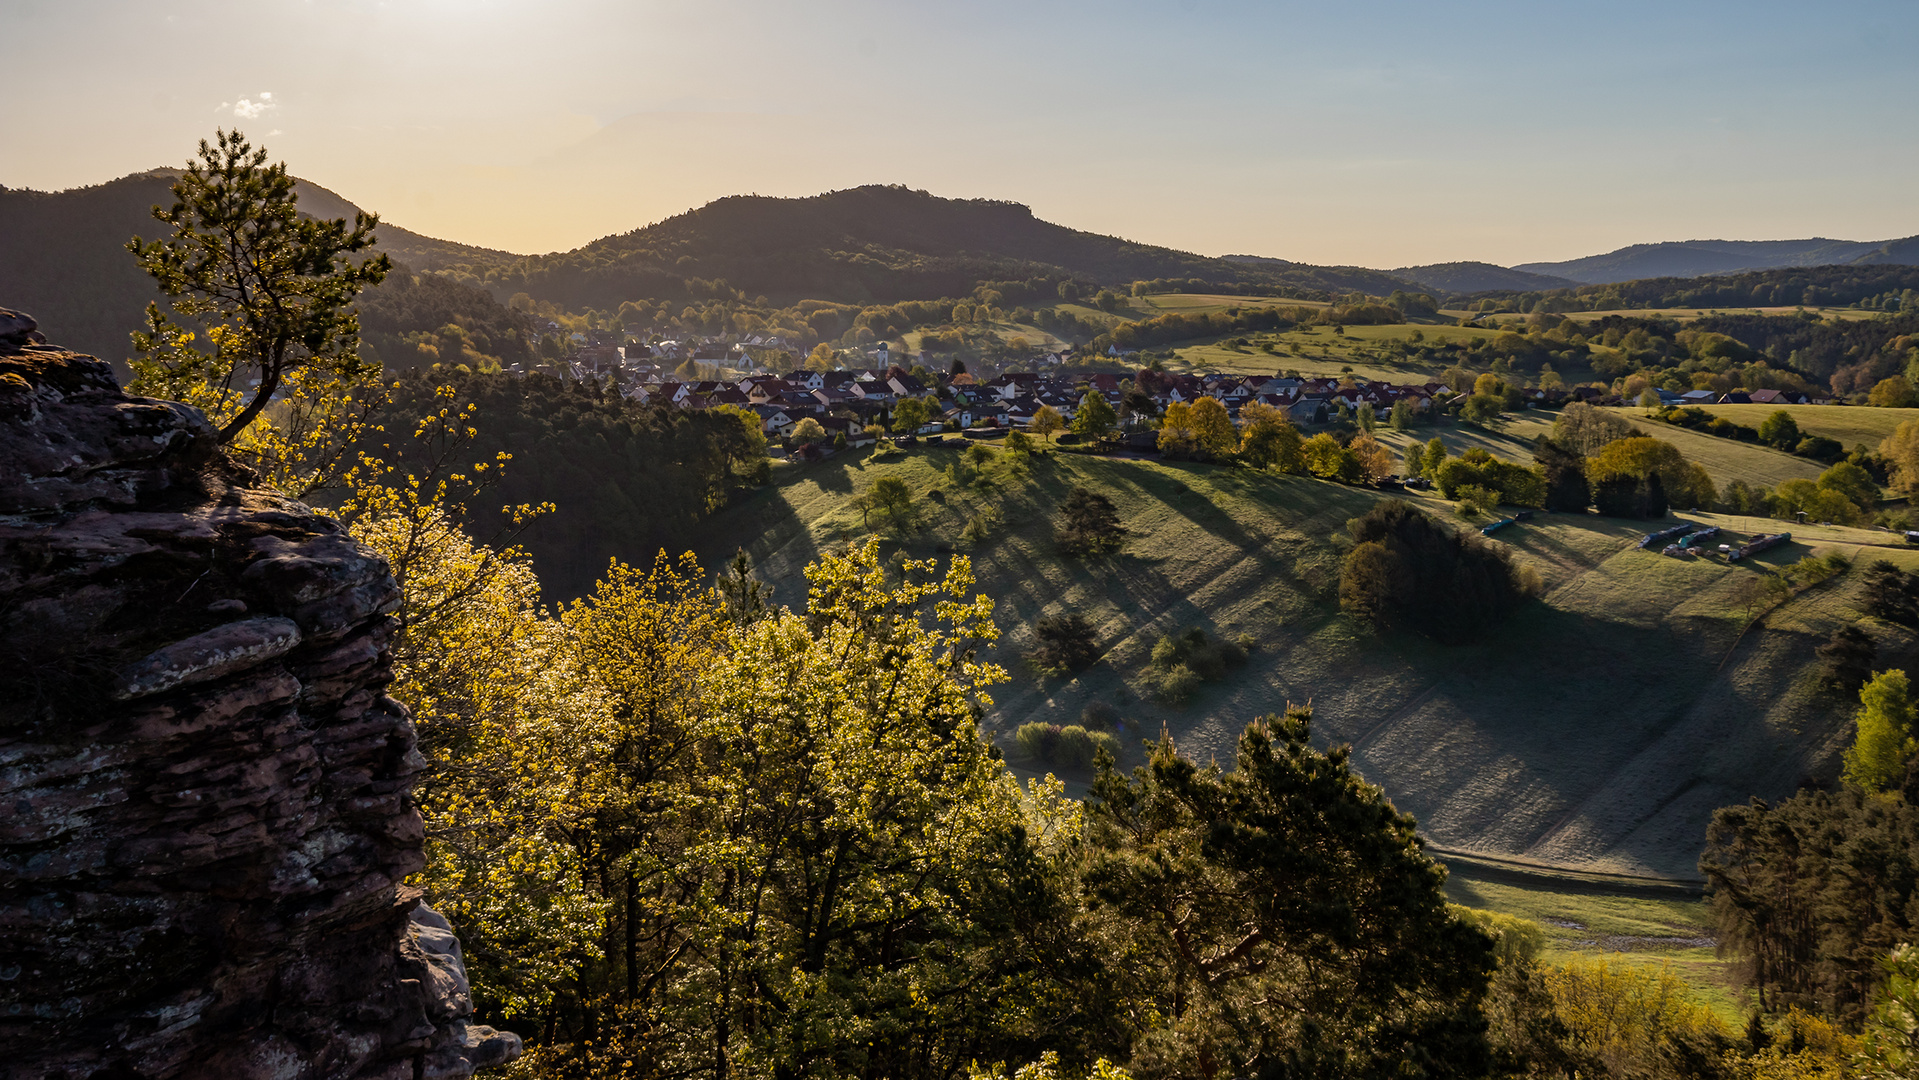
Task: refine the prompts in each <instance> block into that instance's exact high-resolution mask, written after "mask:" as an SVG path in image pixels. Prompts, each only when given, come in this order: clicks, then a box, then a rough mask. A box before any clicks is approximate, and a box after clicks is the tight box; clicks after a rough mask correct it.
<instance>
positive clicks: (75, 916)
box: [0, 311, 519, 1080]
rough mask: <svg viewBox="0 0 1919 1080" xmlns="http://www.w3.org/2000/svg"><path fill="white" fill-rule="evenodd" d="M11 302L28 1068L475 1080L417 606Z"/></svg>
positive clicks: (325, 531)
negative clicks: (403, 647) (432, 887)
mask: <svg viewBox="0 0 1919 1080" xmlns="http://www.w3.org/2000/svg"><path fill="white" fill-rule="evenodd" d="M32 329H33V327H32V323H31V321H30V320H26V319H23V318H21V317H19V316H17V315H15V314H14V313H11V312H4V311H0V1046H4V1047H5V1048H6V1051H5V1053H4V1054H0V1076H8V1077H23V1078H24V1077H36V1078H37V1077H42V1076H51V1077H71V1078H82V1077H98V1078H102V1080H104V1078H105V1077H115V1078H133V1077H187V1076H221V1077H226V1076H231V1077H254V1076H260V1077H268V1076H271V1077H287V1078H296V1077H301V1078H303V1077H392V1078H395V1080H401V1078H411V1077H416V1076H428V1077H456V1076H466V1075H469V1074H470V1073H471V1072H472V1071H473V1070H474V1069H475V1068H482V1067H485V1066H487V1065H491V1064H498V1063H501V1062H503V1061H506V1060H509V1059H510V1058H512V1057H513V1056H515V1055H517V1053H518V1052H519V1041H518V1039H517V1038H516V1037H514V1036H512V1035H510V1034H501V1033H495V1032H494V1031H493V1030H492V1029H491V1028H485V1027H477V1026H474V1025H472V1024H471V1023H470V1019H471V1015H472V1004H471V1000H470V997H469V995H468V992H467V986H466V975H465V971H464V968H463V966H462V964H461V961H460V953H459V942H458V940H457V939H456V938H455V937H454V935H453V932H452V930H451V928H450V927H448V926H447V924H446V921H445V920H444V919H442V918H440V917H439V916H438V915H437V914H436V913H434V912H432V911H431V910H429V909H425V908H422V907H420V906H419V899H418V895H417V893H414V892H412V891H410V890H408V889H407V888H405V887H404V886H403V885H402V880H403V878H404V877H405V876H406V875H407V874H409V873H412V872H414V871H416V870H418V869H419V868H420V867H421V865H422V859H421V854H420V844H421V823H420V816H419V813H418V811H417V810H416V809H415V808H414V806H413V805H412V802H411V799H410V794H409V793H410V791H411V788H412V786H413V783H414V779H415V776H416V774H417V772H418V771H419V770H420V769H421V767H422V765H423V761H422V759H421V757H420V755H419V753H418V751H417V750H416V749H415V744H414V730H413V724H412V722H411V721H410V720H409V719H408V717H407V715H406V712H405V710H404V709H402V708H401V707H400V706H399V705H398V704H397V703H396V702H394V701H392V700H391V699H390V698H388V697H386V696H385V695H384V694H383V692H382V689H383V687H384V686H385V685H386V683H387V681H388V679H389V677H390V676H389V660H388V653H387V633H388V629H387V628H388V623H389V619H388V616H387V614H386V613H387V612H388V611H390V610H391V609H392V608H393V606H394V604H395V603H396V600H397V592H396V589H395V587H394V583H393V580H392V578H391V576H390V575H389V574H388V572H387V569H386V566H385V565H384V564H383V563H382V562H381V561H380V560H378V559H377V558H375V557H374V556H372V555H371V554H370V553H369V552H368V551H367V550H366V549H364V548H362V547H361V546H360V545H359V544H357V543H355V542H354V541H353V540H352V538H351V537H349V536H347V535H346V534H345V533H344V532H343V531H342V530H341V528H340V527H339V526H338V524H337V523H335V522H333V521H331V520H329V519H328V518H325V517H323V516H320V515H316V514H315V513H313V512H312V511H311V510H309V509H308V508H307V507H305V506H302V505H300V504H298V503H295V502H291V501H289V500H286V499H284V498H280V497H278V496H276V495H272V494H269V493H265V492H262V491H257V490H252V489H250V488H249V487H248V486H247V484H246V478H245V477H244V476H243V475H241V474H239V473H238V472H237V471H236V470H235V469H234V468H233V467H232V466H230V465H229V464H227V463H226V461H225V460H224V459H223V458H222V457H221V456H220V454H219V453H218V450H217V447H216V446H215V443H214V438H213V430H212V428H211V427H210V426H209V424H208V423H207V421H206V419H205V417H203V416H202V415H200V414H199V413H198V412H197V411H195V410H193V409H191V408H188V407H186V406H183V405H179V404H176V403H171V402H162V401H152V400H145V399H140V398H132V397H128V396H127V395H126V394H124V393H123V392H122V391H121V390H120V388H119V386H118V385H117V384H116V383H115V381H114V379H113V376H112V374H111V372H110V370H109V369H108V367H107V365H106V364H104V363H101V362H100V361H98V360H95V359H93V358H91V357H86V356H80V355H76V354H74V353H70V352H66V351H63V350H59V349H55V348H51V347H49V346H46V345H44V344H40V343H38V342H37V340H36V338H37V335H33V334H32V333H31V331H32Z"/></svg>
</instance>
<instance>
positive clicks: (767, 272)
mask: <svg viewBox="0 0 1919 1080" xmlns="http://www.w3.org/2000/svg"><path fill="white" fill-rule="evenodd" d="M473 272H474V274H475V276H476V278H477V279H478V280H481V281H484V283H485V284H486V285H487V286H488V287H490V288H493V289H495V290H496V291H501V292H508V293H510V292H520V291H524V292H526V293H528V294H529V295H530V296H532V297H534V298H535V299H541V300H551V301H554V302H556V303H562V304H566V305H569V306H573V307H585V306H593V307H617V306H618V305H619V304H620V303H621V302H622V301H624V300H632V299H638V298H641V297H682V296H686V295H689V293H690V292H691V291H695V290H697V286H694V285H692V284H691V282H692V281H694V280H699V281H711V280H715V279H719V280H724V281H725V282H727V283H728V284H729V285H731V286H732V287H734V288H736V289H740V290H743V291H744V292H746V293H747V294H749V295H764V296H767V297H768V298H770V299H772V300H774V301H776V302H792V301H795V300H800V299H805V298H818V299H831V300H838V301H843V302H861V303H864V302H881V303H887V302H897V301H901V300H916V299H930V298H933V297H939V296H960V295H964V294H966V293H968V292H971V291H972V289H973V288H974V286H975V285H976V284H977V283H979V282H981V281H989V280H997V279H1008V278H1028V277H1033V276H1037V275H1045V274H1056V275H1063V276H1066V277H1070V278H1073V279H1075V280H1078V281H1081V282H1084V283H1086V284H1092V285H1111V284H1120V285H1124V284H1127V283H1130V282H1132V281H1134V280H1138V279H1152V278H1179V279H1186V278H1200V279H1203V280H1204V281H1206V282H1209V283H1220V284H1229V285H1230V284H1247V285H1261V286H1267V287H1270V288H1271V289H1273V290H1275V291H1278V290H1292V291H1296V292H1315V293H1324V292H1343V291H1349V290H1352V289H1355V288H1359V289H1367V290H1369V291H1378V290H1381V289H1384V290H1386V291H1391V290H1392V289H1393V288H1396V287H1401V286H1403V285H1404V284H1405V283H1404V282H1401V281H1397V280H1395V279H1393V278H1391V277H1390V276H1388V275H1385V274H1381V273H1378V272H1377V271H1367V270H1355V269H1349V268H1326V267H1313V266H1302V265H1300V264H1296V263H1283V262H1280V261H1279V260H1237V259H1235V260H1228V259H1212V258H1206V257H1203V256H1199V255H1193V254H1190V253H1188V252H1183V251H1175V250H1173V249H1171V248H1163V247H1154V246H1152V245H1148V244H1140V243H1135V242H1133V241H1129V240H1123V239H1120V238H1118V237H1112V236H1101V235H1098V234H1095V233H1088V232H1081V231H1078V230H1076V229H1069V228H1066V227H1064V226H1061V225H1054V224H1052V223H1050V222H1045V221H1041V220H1039V219H1038V218H1036V217H1034V216H1033V212H1032V210H1031V209H1029V208H1028V207H1026V206H1023V205H1021V204H1019V203H1013V202H1004V201H999V200H989V199H943V198H939V197H938V196H934V195H930V194H928V193H926V192H924V191H913V190H909V189H907V188H904V187H899V186H879V185H869V186H866V187H858V188H850V189H847V190H844V191H832V192H827V193H826V194H823V195H816V196H812V197H810V198H801V199H777V198H771V197H766V196H759V195H737V196H732V197H729V198H724V199H718V200H715V201H713V202H710V203H708V204H706V205H705V206H702V207H700V208H699V209H696V210H689V211H687V212H686V213H684V214H680V215H678V216H677V217H672V218H668V219H667V220H665V221H662V222H659V223H658V224H654V225H649V226H647V227H645V228H643V229H638V230H635V231H633V232H629V233H622V234H620V235H618V236H609V237H606V238H605V239H602V240H596V241H594V242H593V243H591V244H588V245H586V246H585V247H583V248H580V249H578V250H576V251H570V252H566V253H564V254H558V255H546V256H540V257H535V258H529V259H525V260H522V261H520V262H518V263H516V264H514V265H511V266H505V267H498V268H483V267H474V268H473Z"/></svg>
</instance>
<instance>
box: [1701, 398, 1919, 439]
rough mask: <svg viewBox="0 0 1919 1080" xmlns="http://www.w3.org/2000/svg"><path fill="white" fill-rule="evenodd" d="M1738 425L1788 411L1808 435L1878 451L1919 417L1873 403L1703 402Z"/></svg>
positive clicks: (1910, 411) (1752, 423) (1753, 423)
mask: <svg viewBox="0 0 1919 1080" xmlns="http://www.w3.org/2000/svg"><path fill="white" fill-rule="evenodd" d="M1698 407H1699V408H1702V409H1704V410H1706V411H1707V412H1709V413H1711V414H1713V415H1714V416H1723V417H1725V418H1726V419H1728V420H1731V421H1732V422H1733V423H1735V424H1744V425H1746V426H1747V427H1749V428H1755V429H1756V428H1758V427H1759V425H1760V424H1763V423H1765V422H1766V418H1767V417H1769V416H1771V415H1772V414H1773V413H1776V412H1779V411H1780V410H1782V409H1783V410H1785V411H1786V412H1788V413H1790V414H1791V415H1792V419H1793V422H1794V423H1796V424H1798V425H1799V430H1800V431H1802V432H1804V433H1805V434H1807V435H1823V436H1825V437H1826V438H1828V439H1837V440H1839V441H1840V442H1841V443H1843V444H1844V445H1845V447H1846V449H1848V450H1850V449H1852V448H1853V447H1855V446H1859V445H1862V444H1863V445H1864V446H1866V447H1867V448H1868V449H1873V450H1876V449H1878V448H1879V444H1880V443H1881V442H1883V441H1884V440H1885V438H1886V436H1888V435H1891V434H1892V432H1893V429H1894V428H1897V427H1898V426H1899V425H1900V424H1903V423H1905V422H1906V421H1908V420H1919V409H1880V408H1875V407H1873V406H1870V405H1701V406H1698Z"/></svg>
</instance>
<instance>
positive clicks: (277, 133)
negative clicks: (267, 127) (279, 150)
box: [267, 128, 286, 139]
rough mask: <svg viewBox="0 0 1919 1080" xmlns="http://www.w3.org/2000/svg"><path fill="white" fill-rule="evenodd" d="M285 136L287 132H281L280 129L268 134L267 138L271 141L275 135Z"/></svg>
mask: <svg viewBox="0 0 1919 1080" xmlns="http://www.w3.org/2000/svg"><path fill="white" fill-rule="evenodd" d="M285 134H286V132H284V131H281V130H280V129H279V128H274V129H273V130H272V131H269V132H267V138H269V139H271V138H273V137H274V136H275V135H285Z"/></svg>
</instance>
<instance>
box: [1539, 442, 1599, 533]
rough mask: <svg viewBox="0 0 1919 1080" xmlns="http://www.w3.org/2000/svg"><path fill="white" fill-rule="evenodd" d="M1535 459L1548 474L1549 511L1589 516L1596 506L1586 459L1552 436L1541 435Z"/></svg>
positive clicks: (1547, 507)
mask: <svg viewBox="0 0 1919 1080" xmlns="http://www.w3.org/2000/svg"><path fill="white" fill-rule="evenodd" d="M1533 460H1534V461H1537V462H1538V463H1539V466H1540V468H1541V469H1542V470H1544V472H1545V474H1546V509H1548V510H1559V511H1562V512H1565V513H1570V514H1583V513H1585V512H1586V507H1588V506H1590V505H1591V504H1592V485H1591V484H1589V483H1587V482H1586V459H1585V457H1584V456H1583V455H1581V454H1580V453H1579V452H1578V451H1577V450H1575V449H1573V448H1572V447H1571V446H1568V445H1567V444H1565V443H1562V442H1560V441H1559V440H1557V439H1554V438H1553V437H1552V436H1550V435H1541V436H1540V437H1539V439H1538V440H1537V441H1536V442H1535V443H1534V444H1533Z"/></svg>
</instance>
